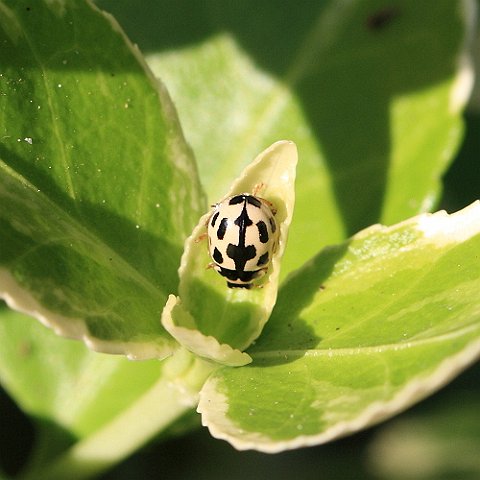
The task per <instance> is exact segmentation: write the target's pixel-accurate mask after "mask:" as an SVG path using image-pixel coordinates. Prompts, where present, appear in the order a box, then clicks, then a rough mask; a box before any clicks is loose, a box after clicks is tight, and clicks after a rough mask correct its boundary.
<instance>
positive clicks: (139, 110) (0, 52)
mask: <svg viewBox="0 0 480 480" xmlns="http://www.w3.org/2000/svg"><path fill="white" fill-rule="evenodd" d="M0 8H1V12H2V15H1V16H0V57H1V58H2V74H1V76H0V87H1V91H2V95H1V96H0V125H1V143H0V245H1V247H0V297H1V298H4V299H5V300H6V301H7V303H8V304H9V305H10V306H11V307H12V308H14V309H17V310H20V311H23V312H25V313H28V314H30V315H33V316H35V317H37V318H39V319H40V320H41V321H42V322H43V323H45V324H46V325H49V326H51V327H53V328H54V329H55V331H56V332H57V333H60V334H62V335H66V336H69V337H74V338H79V339H83V340H84V341H85V342H86V343H87V344H88V345H89V346H90V347H91V348H93V349H95V350H100V351H105V352H109V353H123V354H127V355H129V356H130V357H134V358H150V357H159V358H161V357H164V356H166V355H169V354H170V353H171V352H172V349H174V348H176V342H174V341H173V339H172V338H171V337H170V335H168V333H167V332H166V331H165V330H164V329H163V327H162V326H161V324H160V321H159V319H160V315H161V311H162V308H163V305H164V304H165V302H166V300H167V297H168V295H169V294H170V293H172V292H176V291H177V289H178V274H177V269H178V265H179V263H180V258H181V252H182V246H183V242H184V240H185V238H186V236H187V235H188V234H189V233H190V232H191V230H192V228H193V226H194V225H195V223H196V222H197V219H198V217H199V216H200V215H201V213H202V212H203V211H204V209H205V199H204V196H203V193H202V190H201V188H200V184H199V180H198V177H197V172H196V167H195V162H194V160H193V157H192V154H191V151H190V149H189V148H188V146H187V145H186V143H185V141H184V139H183V136H182V132H181V129H180V126H179V123H178V119H177V116H176V114H175V110H174V107H173V105H172V103H171V101H170V99H169V97H168V95H167V93H166V91H165V89H164V87H163V86H162V85H161V84H160V83H159V82H158V81H157V80H156V79H155V78H154V77H153V75H152V74H151V72H150V71H149V69H148V67H147V66H146V65H145V63H144V61H143V59H142V58H141V56H140V55H139V52H138V50H137V49H136V48H135V47H134V46H133V45H132V44H131V43H130V42H129V41H128V39H126V37H125V36H124V34H123V32H122V31H121V30H120V27H119V26H118V24H117V23H116V22H115V21H114V20H113V18H111V17H110V16H108V15H106V14H104V13H102V12H100V11H99V10H98V9H97V8H96V7H95V6H94V5H93V4H92V3H91V2H89V1H87V2H85V1H72V2H64V3H63V2H51V1H47V0H39V1H37V2H30V1H26V0H15V1H13V0H4V1H2V2H0Z"/></svg>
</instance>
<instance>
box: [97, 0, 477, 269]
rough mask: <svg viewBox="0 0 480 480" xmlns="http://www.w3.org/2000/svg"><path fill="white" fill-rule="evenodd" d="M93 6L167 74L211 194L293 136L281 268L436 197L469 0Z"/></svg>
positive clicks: (465, 71)
mask: <svg viewBox="0 0 480 480" xmlns="http://www.w3.org/2000/svg"><path fill="white" fill-rule="evenodd" d="M101 4H102V5H105V6H106V8H108V9H110V10H111V11H112V12H114V13H115V14H116V15H117V17H118V18H119V20H120V21H121V23H122V25H124V26H125V28H126V29H127V31H128V32H129V33H130V35H131V37H132V38H133V39H134V40H136V41H138V42H139V44H140V46H141V47H142V48H143V49H144V51H146V52H147V53H148V55H147V61H148V62H149V65H150V66H151V67H152V69H153V70H154V72H155V73H157V74H158V75H159V76H160V77H161V78H162V79H163V80H164V81H165V82H166V85H167V86H168V88H169V91H170V92H171V94H172V97H173V99H174V101H175V104H176V105H177V107H178V110H179V115H180V118H181V120H182V125H183V126H184V129H185V132H186V136H187V138H188V140H189V141H190V142H191V144H192V145H193V147H194V149H195V152H196V156H197V160H198V163H199V169H200V173H201V178H202V181H203V183H204V185H205V188H206V190H207V192H208V194H209V200H210V201H211V202H215V201H217V199H218V198H219V197H220V196H221V195H222V194H223V192H224V189H225V185H229V184H230V183H231V181H232V179H233V178H235V177H236V176H237V175H238V173H239V172H240V171H241V170H242V169H243V168H244V166H245V165H247V164H248V162H249V161H250V159H251V158H252V157H253V155H255V153H256V152H258V151H260V150H261V149H262V148H264V147H265V146H266V145H269V144H270V143H272V142H273V141H274V140H276V139H278V138H289V139H291V140H292V141H294V142H295V143H296V144H297V146H298V149H299V154H300V155H299V156H300V162H299V166H298V172H297V201H296V212H295V218H294V221H293V224H292V229H291V235H290V241H289V248H288V250H287V252H286V255H285V258H284V261H283V268H282V272H283V274H286V273H287V272H289V271H291V270H292V269H294V268H297V267H299V266H300V265H302V264H303V262H304V261H306V260H307V259H309V258H310V257H312V256H313V255H314V254H315V253H316V252H317V251H318V249H319V248H320V247H322V246H324V245H326V244H331V243H337V242H339V241H343V240H344V239H345V238H346V237H347V236H349V235H351V234H353V233H355V232H357V231H358V230H359V229H360V228H364V227H366V226H369V225H371V224H373V223H375V222H382V223H386V224H392V223H395V222H398V221H400V220H402V219H405V218H409V217H411V216H413V215H416V214H418V213H421V212H425V211H428V210H430V209H432V208H433V207H434V205H435V203H436V201H437V199H438V197H439V193H440V179H441V176H442V174H443V173H444V172H445V169H446V168H447V166H448V163H449V162H450V161H451V159H452V156H453V154H454V153H455V151H456V148H457V146H458V144H459V141H460V140H461V135H462V119H461V110H462V108H463V106H464V105H465V101H466V99H467V98H468V95H469V92H470V90H471V84H472V78H473V76H472V69H471V67H470V65H469V61H468V56H467V47H468V42H467V40H468V37H469V36H470V35H471V34H472V32H473V25H472V23H473V21H474V19H475V15H473V14H472V13H471V9H472V6H473V3H472V2H469V1H462V2H452V1H450V0H440V1H437V2H436V3H435V8H432V7H431V5H430V4H429V3H428V2H418V1H416V0H408V1H403V2H401V4H398V5H397V4H395V5H392V3H391V2H387V1H380V2H379V1H376V0H370V1H365V0H361V1H359V0H357V1H350V2H345V1H336V0H334V1H324V2H310V3H308V2H301V3H300V4H297V3H294V2H281V3H279V2H263V3H262V4H261V5H258V2H254V1H243V2H241V3H238V2H220V3H219V2H200V3H196V4H192V2H188V1H178V2H175V3H174V4H172V3H170V4H169V5H168V9H167V10H166V11H168V14H165V6H164V5H163V4H158V5H156V4H151V5H149V8H148V9H147V8H145V9H143V10H142V9H138V7H137V6H136V5H133V4H132V3H131V2H126V1H121V0H115V1H114V2H112V1H105V0H103V1H102V2H101ZM156 8H158V11H157V12H155V9H156ZM152 10H153V11H152ZM252 12H255V15H253V16H252ZM173 25H174V27H173Z"/></svg>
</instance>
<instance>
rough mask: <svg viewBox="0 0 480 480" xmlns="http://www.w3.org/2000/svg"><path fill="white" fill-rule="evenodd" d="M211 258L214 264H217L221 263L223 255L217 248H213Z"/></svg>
mask: <svg viewBox="0 0 480 480" xmlns="http://www.w3.org/2000/svg"><path fill="white" fill-rule="evenodd" d="M212 256H213V259H214V260H215V262H217V263H219V264H221V263H223V255H222V254H221V253H220V250H219V249H218V248H217V247H215V249H214V250H213V255H212Z"/></svg>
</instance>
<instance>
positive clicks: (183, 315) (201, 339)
mask: <svg viewBox="0 0 480 480" xmlns="http://www.w3.org/2000/svg"><path fill="white" fill-rule="evenodd" d="M162 324H163V326H164V327H165V329H166V330H167V331H168V332H170V333H171V335H172V336H174V337H175V339H176V340H177V341H178V342H179V343H180V344H182V345H184V346H186V347H187V348H188V349H189V350H190V351H192V352H195V353H196V354H197V355H200V356H202V357H204V358H208V359H210V360H215V361H216V362H218V363H221V364H223V365H228V366H231V367H239V366H242V365H246V364H247V363H250V362H251V361H252V359H251V357H250V355H248V354H247V353H244V352H241V351H240V350H237V349H235V348H232V347H231V346H230V345H228V344H226V343H222V344H221V343H219V342H218V340H217V339H216V338H215V337H212V336H207V335H203V334H202V333H201V332H199V331H198V330H196V326H195V320H194V318H193V317H192V315H190V313H189V312H188V311H186V310H185V309H184V308H183V306H182V303H181V300H180V298H179V297H175V295H170V297H169V299H168V301H167V304H166V305H165V308H164V309H163V312H162Z"/></svg>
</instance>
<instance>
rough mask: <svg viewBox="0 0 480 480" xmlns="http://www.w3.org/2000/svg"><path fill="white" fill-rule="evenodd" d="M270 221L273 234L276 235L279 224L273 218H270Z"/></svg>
mask: <svg viewBox="0 0 480 480" xmlns="http://www.w3.org/2000/svg"><path fill="white" fill-rule="evenodd" d="M268 220H269V222H270V228H271V229H272V233H275V231H276V230H277V223H276V222H275V220H274V219H273V217H270V218H269V219H268Z"/></svg>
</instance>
